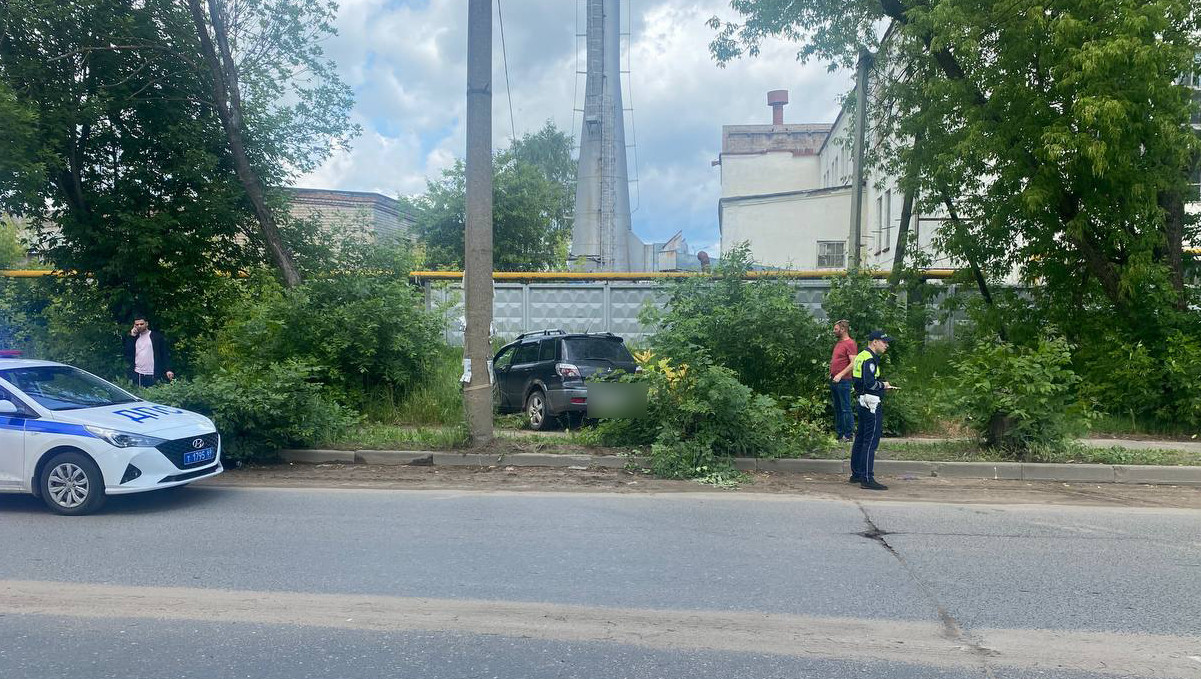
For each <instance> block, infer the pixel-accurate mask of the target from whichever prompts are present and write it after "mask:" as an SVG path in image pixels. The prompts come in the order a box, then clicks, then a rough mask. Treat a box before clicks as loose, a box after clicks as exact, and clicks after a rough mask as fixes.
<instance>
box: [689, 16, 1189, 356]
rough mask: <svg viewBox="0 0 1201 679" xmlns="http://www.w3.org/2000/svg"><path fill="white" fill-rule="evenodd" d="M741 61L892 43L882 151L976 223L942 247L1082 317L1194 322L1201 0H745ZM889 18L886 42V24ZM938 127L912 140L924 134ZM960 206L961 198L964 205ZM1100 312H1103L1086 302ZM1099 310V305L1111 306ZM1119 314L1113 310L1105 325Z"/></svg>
mask: <svg viewBox="0 0 1201 679" xmlns="http://www.w3.org/2000/svg"><path fill="white" fill-rule="evenodd" d="M732 6H733V7H734V9H735V10H736V11H738V12H739V13H740V14H741V15H742V20H743V21H742V23H723V22H722V21H720V20H718V19H716V18H714V19H713V20H712V21H711V25H712V26H713V27H715V28H717V29H718V30H719V33H718V36H717V38H716V39H715V40H714V42H713V43H712V45H711V49H712V52H713V54H714V55H715V57H716V58H717V59H718V60H719V61H721V62H725V61H727V60H730V59H733V58H736V57H738V56H739V55H742V54H751V55H755V54H757V53H758V47H759V45H760V44H761V41H762V40H763V39H764V38H766V37H768V36H782V37H785V38H788V39H793V40H796V41H799V42H800V43H801V50H800V54H799V56H800V57H801V58H802V59H811V58H812V59H820V60H823V61H826V62H828V63H830V64H831V65H842V66H850V65H851V64H852V63H853V62H854V60H855V58H856V56H857V54H858V52H859V50H860V49H861V48H869V49H874V50H877V51H878V53H879V57H878V59H877V62H876V67H875V69H876V70H875V74H876V77H875V78H874V83H875V92H874V95H873V97H872V102H873V103H872V105H873V106H875V107H876V110H875V111H874V112H873V115H872V116H871V119H872V120H873V124H874V129H873V133H874V136H875V137H876V138H877V139H878V141H879V142H880V144H879V145H878V147H877V148H876V149H875V151H876V154H877V155H876V158H875V160H876V162H877V163H879V164H881V165H883V166H885V167H889V168H890V169H892V170H894V171H896V172H898V174H900V175H901V176H910V171H911V170H912V176H913V177H914V181H916V182H917V183H918V184H919V187H920V195H921V196H922V197H923V199H924V201H925V208H926V209H927V210H929V209H933V208H935V207H944V208H945V207H948V206H949V207H953V208H954V209H955V210H956V212H957V213H958V217H959V219H956V220H954V221H953V222H952V223H950V224H949V225H948V227H947V228H946V229H944V231H943V233H942V235H941V245H942V247H943V248H944V249H945V250H946V251H948V252H950V253H951V254H954V255H957V256H958V257H959V258H960V259H961V260H962V261H968V262H971V263H972V264H973V265H974V266H976V267H978V268H980V269H981V270H982V271H983V273H984V274H985V275H987V276H990V277H993V278H996V277H1000V276H1003V275H1006V274H1008V273H1009V272H1010V271H1018V272H1019V273H1020V274H1022V276H1023V277H1024V278H1025V279H1026V280H1027V281H1031V282H1040V283H1044V285H1042V286H1041V287H1040V289H1039V294H1041V295H1044V296H1045V300H1044V301H1045V303H1046V304H1049V305H1052V306H1054V307H1055V308H1056V309H1057V310H1058V311H1059V312H1060V315H1062V316H1063V317H1064V321H1065V322H1064V323H1063V324H1062V326H1063V327H1064V328H1065V330H1069V329H1072V328H1076V327H1080V323H1078V322H1067V321H1069V320H1071V321H1079V320H1081V319H1080V317H1081V315H1082V313H1085V314H1087V315H1088V316H1089V317H1090V318H1092V319H1093V321H1094V325H1095V323H1096V322H1097V319H1105V318H1108V319H1112V320H1116V321H1117V322H1119V323H1121V324H1122V326H1123V327H1124V328H1125V329H1126V330H1128V331H1131V332H1136V333H1138V334H1139V335H1140V336H1142V337H1147V338H1149V339H1153V340H1155V341H1159V340H1162V338H1163V337H1164V336H1165V333H1166V332H1168V331H1169V330H1170V329H1171V328H1172V327H1173V326H1174V325H1177V324H1178V323H1180V322H1181V319H1180V318H1179V317H1178V316H1175V315H1173V314H1172V313H1170V312H1171V311H1172V310H1176V311H1180V312H1183V311H1184V310H1185V309H1187V306H1188V303H1189V301H1190V300H1189V295H1190V293H1189V290H1188V288H1187V287H1186V286H1185V285H1184V282H1183V267H1184V263H1183V259H1184V254H1183V244H1184V243H1186V242H1189V241H1190V240H1192V239H1194V238H1195V236H1196V224H1195V221H1190V219H1189V218H1188V217H1187V215H1186V214H1185V211H1184V209H1183V204H1184V196H1185V194H1186V191H1187V183H1186V182H1187V173H1188V170H1189V168H1190V167H1192V166H1193V164H1194V163H1196V160H1197V157H1198V153H1199V149H1201V144H1199V142H1198V139H1197V137H1196V135H1195V134H1193V133H1192V131H1191V130H1190V128H1189V126H1188V121H1189V115H1190V107H1191V106H1194V105H1195V104H1193V102H1192V101H1191V99H1190V94H1189V91H1188V89H1187V88H1185V87H1184V86H1183V85H1182V84H1181V83H1180V82H1179V78H1180V76H1181V75H1182V74H1184V73H1186V72H1187V71H1188V70H1189V69H1190V68H1191V65H1192V61H1193V58H1194V55H1195V54H1197V53H1198V51H1201V38H1199V36H1201V7H1199V6H1198V5H1197V3H1195V2H1193V1H1192V0H1155V1H1152V2H1146V1H1143V0H1054V1H1052V2H1047V3H1042V4H1039V5H1030V6H1024V5H1019V6H1014V5H1013V4H1012V3H993V2H986V1H984V0H926V1H924V2H916V1H913V0H881V1H878V0H855V1H853V2H835V1H833V0H802V1H800V2H786V3H785V2H779V1H775V0H735V1H734V2H733V3H732ZM886 21H887V22H890V29H889V31H888V32H887V33H886V36H887V38H886V40H887V43H885V44H883V45H882V44H881V40H880V39H879V32H878V27H879V26H882V25H884V23H883V22H886ZM915 138H918V139H922V144H921V145H920V148H915V149H910V147H909V143H908V140H911V139H915ZM952 203H953V205H952ZM1085 310H1087V311H1085ZM1099 310H1100V313H1098V311H1099ZM1100 322H1101V323H1109V322H1110V321H1109V320H1101V321H1100Z"/></svg>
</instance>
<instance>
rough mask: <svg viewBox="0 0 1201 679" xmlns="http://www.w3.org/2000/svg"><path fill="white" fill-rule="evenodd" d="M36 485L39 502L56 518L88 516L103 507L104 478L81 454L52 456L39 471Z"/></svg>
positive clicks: (88, 459)
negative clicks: (61, 515)
mask: <svg viewBox="0 0 1201 679" xmlns="http://www.w3.org/2000/svg"><path fill="white" fill-rule="evenodd" d="M39 483H40V484H41V488H40V490H41V495H42V500H44V501H45V502H46V506H48V507H50V509H51V510H52V511H55V512H57V513H59V514H66V515H68V516H79V515H82V514H90V513H92V512H94V511H96V510H97V509H100V506H101V505H103V504H104V477H103V476H101V474H100V468H99V467H97V466H96V463H95V462H92V460H91V458H89V457H88V456H87V455H84V454H82V453H59V454H58V455H55V456H54V457H53V458H51V459H50V461H49V462H47V463H46V466H45V467H44V468H43V469H42V478H41V479H40V480H39Z"/></svg>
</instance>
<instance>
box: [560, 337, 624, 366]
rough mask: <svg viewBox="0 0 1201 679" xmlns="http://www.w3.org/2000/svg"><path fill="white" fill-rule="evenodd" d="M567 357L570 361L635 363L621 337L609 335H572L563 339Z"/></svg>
mask: <svg viewBox="0 0 1201 679" xmlns="http://www.w3.org/2000/svg"><path fill="white" fill-rule="evenodd" d="M563 348H564V352H565V354H566V355H565V357H564V358H565V359H566V360H568V361H587V360H605V361H613V362H616V363H633V362H634V357H633V356H631V355H630V352H629V350H628V349H626V345H625V344H624V343H623V342H622V341H621V340H619V339H616V338H608V337H571V338H568V339H565V340H563Z"/></svg>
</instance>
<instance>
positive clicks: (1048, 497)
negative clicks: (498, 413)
mask: <svg viewBox="0 0 1201 679" xmlns="http://www.w3.org/2000/svg"><path fill="white" fill-rule="evenodd" d="M882 481H883V482H884V483H887V484H889V490H887V491H884V492H876V491H869V490H863V489H862V488H859V487H858V486H857V485H856V486H853V485H850V484H848V483H846V479H845V478H844V477H841V476H831V475H827V474H791V473H780V472H756V473H753V474H751V480H750V482H748V483H744V484H742V485H740V486H738V487H737V488H734V489H730V490H724V491H720V492H728V493H732V494H744V493H772V494H794V495H802V496H809V497H816V498H832V499H845V500H889V501H909V502H954V503H965V504H1061V505H1090V506H1115V507H1179V508H1189V509H1201V488H1195V487H1187V486H1146V485H1126V484H1114V483H1106V484H1095V483H1088V484H1084V483H1080V484H1076V483H1071V484H1069V483H1058V482H1031V481H996V480H985V479H946V478H935V477H916V478H910V477H904V478H892V479H889V478H882ZM201 483H204V484H205V485H221V486H260V487H277V488H377V489H412V490H477V491H525V492H539V491H550V492H611V493H691V492H709V493H711V492H715V491H717V489H715V488H713V487H712V486H706V485H701V484H699V483H696V482H693V481H671V480H667V479H657V478H654V477H651V476H648V475H646V474H643V473H641V472H637V471H627V470H621V469H586V468H570V467H568V468H550V467H510V466H504V465H498V466H491V467H436V466H424V467H409V466H382V465H356V464H318V465H311V464H288V463H285V464H279V465H272V466H264V467H252V468H244V469H236V470H230V471H227V472H226V473H225V474H222V475H221V476H218V477H216V478H214V479H212V480H211V481H204V482H201Z"/></svg>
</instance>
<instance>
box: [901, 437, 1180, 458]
mask: <svg viewBox="0 0 1201 679" xmlns="http://www.w3.org/2000/svg"><path fill="white" fill-rule="evenodd" d="M1076 440H1077V441H1079V442H1080V443H1083V444H1084V445H1086V446H1088V447H1090V448H1113V447H1115V446H1116V447H1118V448H1129V449H1131V450H1182V451H1185V452H1188V453H1198V454H1201V437H1199V438H1197V439H1195V440H1192V441H1172V440H1155V439H1152V440H1148V439H1116V438H1087V439H1076ZM955 441H959V442H965V443H966V442H968V441H971V439H952V438H936V437H924V436H912V437H905V438H889V437H884V438H882V439H880V444H881V445H884V444H889V443H891V444H894V445H895V444H898V443H944V442H955Z"/></svg>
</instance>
